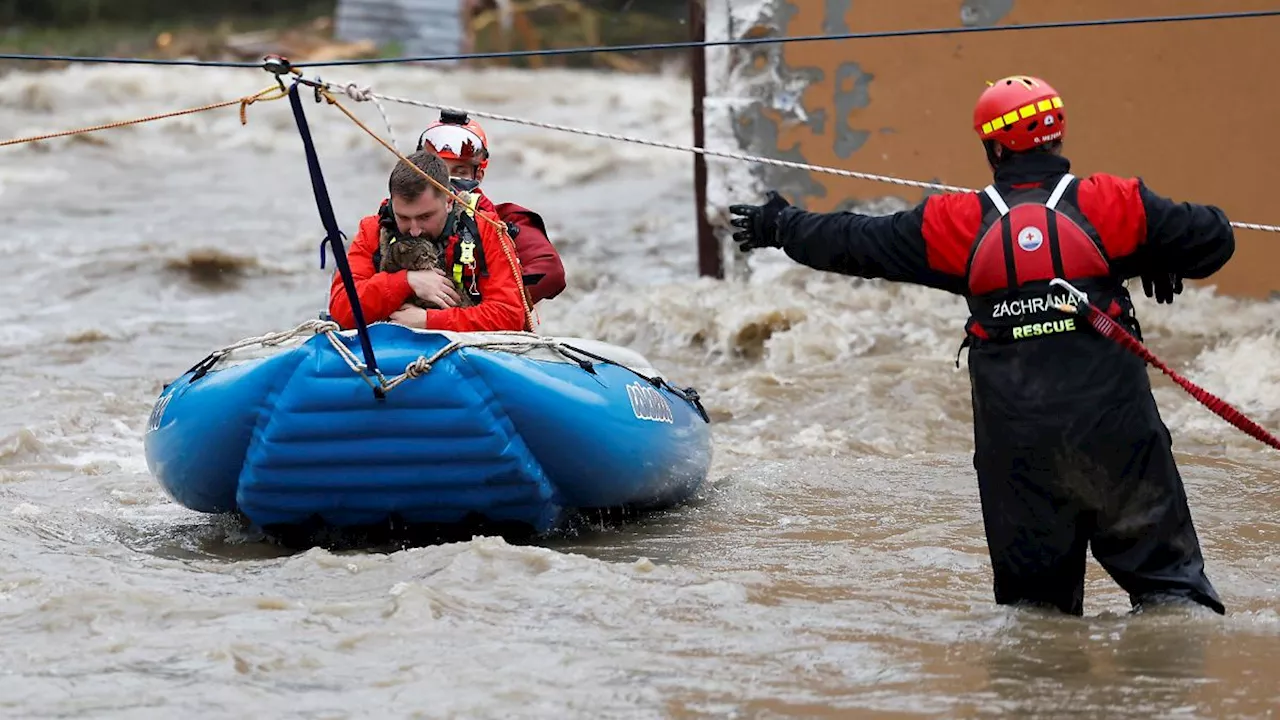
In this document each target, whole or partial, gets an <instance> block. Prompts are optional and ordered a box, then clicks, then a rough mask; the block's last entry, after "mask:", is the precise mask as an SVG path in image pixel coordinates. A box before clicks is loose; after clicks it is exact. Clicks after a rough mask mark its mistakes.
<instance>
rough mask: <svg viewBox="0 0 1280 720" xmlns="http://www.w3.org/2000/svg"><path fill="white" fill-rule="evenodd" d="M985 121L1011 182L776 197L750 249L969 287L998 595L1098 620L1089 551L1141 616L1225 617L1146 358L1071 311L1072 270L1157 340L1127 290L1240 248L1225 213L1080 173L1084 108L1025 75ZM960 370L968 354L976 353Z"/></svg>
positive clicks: (1164, 285)
mask: <svg viewBox="0 0 1280 720" xmlns="http://www.w3.org/2000/svg"><path fill="white" fill-rule="evenodd" d="M973 124H974V129H975V130H976V131H977V133H978V136H979V137H980V138H981V140H982V144H983V146H984V147H985V149H986V154H987V160H988V162H989V164H990V165H991V168H992V171H993V173H994V183H993V184H992V185H990V186H988V187H987V188H985V189H984V190H983V191H982V192H976V193H975V192H967V193H951V194H944V195H935V196H931V197H928V198H926V199H925V201H924V202H922V203H920V204H919V205H917V206H916V207H915V208H913V209H911V210H906V211H903V212H899V213H895V214H892V215H885V216H868V215H861V214H857V213H845V212H835V213H811V212H805V211H802V210H800V209H798V208H794V207H791V206H790V204H789V203H788V202H787V201H785V200H783V199H782V198H781V197H779V196H778V195H777V193H774V192H770V193H769V194H768V199H767V201H766V203H765V204H764V205H759V206H755V205H734V206H732V207H730V212H731V213H732V214H734V215H737V216H740V217H737V218H735V219H734V220H733V221H732V224H733V225H735V226H736V227H738V228H740V230H739V231H738V232H736V233H735V234H734V239H735V240H736V241H738V242H739V243H740V247H741V249H742V250H743V251H749V250H751V249H753V248H759V247H777V248H782V249H783V251H785V252H786V254H787V255H788V256H790V257H791V258H792V259H793V260H795V261H797V262H799V263H802V264H804V265H807V266H809V267H812V268H815V269H818V270H825V271H830V272H837V273H842V274H845V275H855V276H860V277H865V278H884V279H888V280H893V281H898V282H906V283H915V284H919V285H923V286H926V287H931V288H936V289H939V290H943V291H946V292H949V293H954V294H956V295H961V296H963V297H965V299H966V300H967V302H968V305H969V309H970V319H969V321H968V322H967V323H966V326H965V330H966V338H965V341H964V343H963V344H962V348H963V347H964V346H965V345H968V346H969V347H970V352H969V377H970V381H971V383H972V385H973V391H972V398H973V423H974V467H975V470H976V471H977V476H978V488H979V495H980V497H981V502H982V512H983V521H984V524H985V528H986V534H987V546H988V549H989V551H990V556H991V564H992V571H993V575H994V588H993V589H994V594H995V600H996V602H997V603H998V604H1001V605H1006V604H1031V605H1043V606H1048V607H1054V608H1057V609H1059V610H1061V611H1062V612H1065V613H1069V614H1073V615H1080V614H1082V613H1083V603H1084V577H1085V550H1086V546H1087V545H1089V544H1091V545H1092V550H1093V555H1094V557H1096V558H1097V559H1098V562H1099V563H1100V564H1101V565H1102V567H1103V568H1105V569H1106V571H1107V572H1108V573H1109V574H1110V575H1111V577H1112V578H1113V579H1114V580H1115V581H1116V582H1117V583H1118V584H1119V585H1120V586H1121V587H1122V588H1124V589H1125V590H1126V591H1127V592H1128V593H1129V597H1130V600H1131V602H1132V604H1133V607H1134V609H1135V610H1140V609H1141V608H1142V607H1144V606H1146V605H1151V604H1157V603H1160V602H1182V603H1185V602H1187V601H1192V602H1195V603H1199V604H1201V605H1204V606H1207V607H1209V608H1211V609H1212V610H1213V611H1215V612H1217V613H1220V614H1225V612H1226V611H1225V608H1224V607H1223V604H1222V601H1221V600H1220V599H1219V597H1218V593H1217V592H1216V591H1215V589H1214V587H1213V585H1212V584H1211V583H1210V582H1209V579H1208V578H1207V577H1206V575H1205V571H1204V560H1203V558H1202V556H1201V551H1200V543H1199V540H1198V538H1197V536H1196V531H1195V528H1194V526H1193V524H1192V519H1191V512H1190V510H1189V509H1188V507H1187V499H1186V494H1185V491H1184V489H1183V484H1182V478H1181V477H1180V476H1179V473H1178V468H1177V466H1176V465H1175V463H1174V458H1173V454H1172V451H1171V440H1170V436H1169V431H1168V429H1167V428H1166V427H1165V425H1164V423H1163V421H1162V420H1161V418H1160V414H1159V411H1158V410H1157V408H1156V403H1155V398H1154V397H1153V396H1152V394H1151V386H1150V382H1149V379H1148V376H1147V371H1146V367H1145V365H1144V363H1143V361H1142V360H1141V359H1139V358H1138V357H1136V356H1134V355H1132V354H1130V353H1128V352H1126V350H1125V349H1124V348H1122V347H1121V346H1120V345H1119V344H1118V343H1115V342H1114V341H1112V340H1110V339H1108V338H1106V337H1104V336H1102V335H1100V334H1098V333H1096V332H1094V331H1092V330H1091V328H1090V326H1089V324H1088V322H1087V321H1085V320H1083V319H1082V318H1078V317H1076V316H1073V315H1071V314H1070V313H1068V312H1064V311H1061V310H1059V309H1057V308H1056V306H1057V305H1058V304H1060V303H1071V302H1073V299H1072V297H1071V296H1069V295H1068V292H1067V291H1066V290H1065V289H1063V288H1060V287H1059V286H1054V285H1051V284H1050V283H1049V281H1050V280H1052V279H1054V278H1060V279H1062V280H1065V281H1067V282H1068V283H1070V284H1071V285H1073V286H1074V287H1075V288H1077V289H1079V290H1080V291H1083V292H1084V293H1086V294H1087V295H1088V299H1089V301H1090V302H1091V303H1092V304H1093V305H1095V306H1097V307H1098V308H1099V309H1101V310H1102V311H1104V312H1106V313H1107V314H1108V315H1110V316H1111V317H1113V318H1114V319H1116V320H1117V321H1118V322H1120V323H1121V324H1122V325H1124V326H1125V327H1127V328H1128V329H1129V330H1130V332H1133V333H1134V334H1135V335H1138V336H1139V337H1141V334H1140V328H1139V326H1138V323H1137V320H1136V318H1135V317H1134V314H1133V305H1132V302H1131V299H1130V296H1129V293H1128V290H1127V289H1126V287H1125V284H1124V282H1125V281H1126V280H1128V279H1129V278H1134V277H1141V278H1142V280H1143V284H1144V287H1145V289H1146V293H1147V295H1148V296H1151V295H1152V294H1153V293H1154V295H1155V296H1156V300H1157V302H1172V300H1173V295H1174V294H1176V293H1178V292H1181V284H1182V278H1205V277H1208V276H1209V275H1211V274H1213V273H1214V272H1216V271H1217V270H1218V269H1219V268H1221V267H1222V266H1223V265H1224V264H1226V262H1227V260H1229V259H1230V258H1231V256H1232V254H1233V253H1234V251H1235V237H1234V233H1233V231H1232V228H1231V225H1230V223H1229V221H1228V220H1227V217H1226V216H1225V214H1224V213H1223V212H1222V210H1220V209H1219V208H1217V207H1214V206H1212V205H1197V204H1194V203H1175V202H1173V201H1171V200H1170V199H1168V198H1166V197H1163V196H1161V195H1157V194H1156V193H1154V192H1152V191H1151V190H1150V189H1148V188H1147V186H1146V185H1145V183H1144V182H1143V181H1142V180H1141V179H1138V178H1121V177H1117V176H1115V175H1108V174H1102V173H1099V174H1094V175H1091V176H1089V177H1087V178H1076V177H1074V176H1073V175H1071V173H1070V169H1071V165H1070V162H1069V161H1068V160H1067V159H1066V158H1065V157H1063V156H1062V154H1061V150H1062V139H1063V137H1064V135H1065V132H1066V126H1067V115H1066V111H1065V108H1064V106H1063V103H1062V99H1061V97H1060V96H1059V95H1058V93H1057V92H1056V91H1055V90H1054V89H1053V88H1052V87H1050V86H1049V84H1048V83H1046V82H1044V81H1043V80H1040V79H1037V78H1032V77H1023V76H1017V77H1008V78H1004V79H1001V80H999V81H997V82H996V83H994V84H992V85H991V86H990V87H988V88H987V89H986V91H985V92H983V93H982V95H981V97H979V99H978V102H977V106H976V107H975V109H974V116H973ZM957 362H958V361H957Z"/></svg>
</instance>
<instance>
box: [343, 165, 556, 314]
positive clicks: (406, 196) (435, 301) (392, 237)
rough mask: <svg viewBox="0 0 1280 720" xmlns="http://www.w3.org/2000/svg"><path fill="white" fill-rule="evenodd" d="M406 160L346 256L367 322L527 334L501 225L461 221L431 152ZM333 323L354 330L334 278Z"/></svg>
mask: <svg viewBox="0 0 1280 720" xmlns="http://www.w3.org/2000/svg"><path fill="white" fill-rule="evenodd" d="M408 159H409V161H410V162H412V163H413V165H412V166H410V165H409V164H407V163H405V162H404V161H403V160H402V161H400V162H398V163H397V164H396V166H395V169H393V170H392V171H391V177H390V178H389V180H388V191H389V195H390V197H389V199H388V200H386V201H384V202H383V203H382V206H381V207H380V208H379V209H378V212H377V213H376V214H373V215H369V216H368V217H365V218H364V219H363V220H361V221H360V230H359V232H358V233H357V235H356V238H355V240H354V241H353V242H352V243H351V246H350V247H349V248H348V249H347V263H348V265H350V267H351V275H352V278H353V279H354V280H355V286H356V294H357V296H358V297H359V301H360V307H361V309H362V310H363V311H364V318H365V321H366V322H370V323H373V322H378V321H380V320H389V321H391V322H395V323H399V324H401V325H406V326H408V327H414V328H424V329H431V330H453V331H459V332H467V331H499V330H529V329H531V328H530V327H529V326H528V317H529V313H528V312H527V308H526V306H525V304H524V299H523V298H522V297H521V287H520V282H519V279H518V278H517V277H516V268H517V267H518V266H519V265H518V261H517V259H516V256H515V248H514V246H513V243H512V242H511V240H510V239H509V238H508V237H504V235H506V233H504V232H500V231H499V228H500V227H502V226H503V222H502V220H500V219H499V218H498V216H497V215H496V214H494V213H492V212H486V211H485V210H483V209H479V208H476V209H475V210H474V211H472V212H465V211H464V209H463V207H462V206H461V204H460V203H459V202H458V201H457V200H455V199H454V193H452V192H446V191H445V188H449V170H448V167H447V166H446V164H445V162H444V160H443V159H441V158H440V156H438V155H436V154H435V153H434V152H432V151H431V150H430V149H429V148H428V149H426V150H420V151H418V152H416V153H414V154H413V155H410V156H409V157H408ZM415 168H417V169H415ZM419 171H421V172H419ZM424 173H425V175H426V177H424ZM428 178H430V179H428ZM329 314H330V315H331V316H332V317H333V319H334V321H336V322H337V323H338V324H339V325H341V326H342V327H343V328H353V327H355V318H354V314H353V313H352V309H351V303H350V301H349V299H348V297H347V292H346V289H345V288H344V286H343V283H342V277H341V275H339V274H337V273H334V278H333V283H332V285H331V286H330V289H329Z"/></svg>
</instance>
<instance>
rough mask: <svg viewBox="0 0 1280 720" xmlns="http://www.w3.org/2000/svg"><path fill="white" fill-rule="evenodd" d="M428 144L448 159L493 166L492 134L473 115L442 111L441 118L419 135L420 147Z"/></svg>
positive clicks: (484, 166) (478, 167) (480, 165)
mask: <svg viewBox="0 0 1280 720" xmlns="http://www.w3.org/2000/svg"><path fill="white" fill-rule="evenodd" d="M426 145H430V146H431V148H432V149H433V150H435V151H436V154H437V155H439V156H440V157H442V158H445V159H446V160H461V161H463V162H469V163H471V164H472V165H475V166H476V168H477V169H478V170H484V169H485V168H487V167H488V166H489V138H488V137H487V136H486V135H485V134H484V128H481V127H480V123H478V122H476V121H475V120H471V119H469V118H468V117H467V114H466V113H457V112H451V111H449V110H442V111H440V119H439V120H437V121H436V122H434V123H432V124H431V125H429V126H428V127H427V129H426V130H423V131H422V135H420V136H419V137H418V149H419V150H421V149H422V148H423V147H424V146H426Z"/></svg>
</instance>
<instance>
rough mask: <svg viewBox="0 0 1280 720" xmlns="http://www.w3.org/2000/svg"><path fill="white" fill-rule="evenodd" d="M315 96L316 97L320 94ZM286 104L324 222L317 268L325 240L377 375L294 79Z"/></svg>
mask: <svg viewBox="0 0 1280 720" xmlns="http://www.w3.org/2000/svg"><path fill="white" fill-rule="evenodd" d="M316 99H317V100H319V97H317V98H316ZM289 105H290V106H291V107H292V108H293V118H294V119H295V120H297V121H298V134H299V135H301V136H302V148H303V150H305V151H306V154H307V169H308V170H310V171H311V189H312V190H313V191H314V192H315V196H316V208H317V209H318V210H319V211H320V222H322V223H323V224H324V231H325V239H324V241H323V242H321V244H320V245H321V253H320V267H324V243H328V244H329V247H330V248H331V249H332V251H333V260H334V262H335V263H337V265H338V273H339V274H341V275H342V285H343V287H344V288H345V289H346V292H347V299H348V300H349V301H350V302H351V314H352V315H353V316H354V317H355V321H356V333H357V334H358V336H359V338H360V349H361V350H362V351H363V352H364V364H365V366H366V367H367V368H368V369H369V372H372V373H374V374H375V375H376V374H377V373H378V360H377V358H376V357H374V354H373V343H371V342H370V341H369V326H368V325H367V324H366V323H365V321H364V309H363V308H361V307H360V297H359V295H358V294H357V293H356V281H355V279H354V278H352V277H351V266H350V265H348V264H347V249H346V245H345V244H344V241H345V240H346V236H345V235H343V233H342V230H341V229H339V228H338V220H337V218H336V217H335V216H334V214H333V203H331V202H330V201H329V190H328V189H327V188H326V187H325V184H324V174H323V173H322V172H321V170H320V159H319V158H318V157H317V156H316V146H315V143H314V142H312V140H311V129H310V127H308V125H307V114H306V112H305V111H304V110H303V109H302V98H301V97H300V96H299V95H298V81H297V80H296V79H295V80H294V82H293V83H292V84H291V85H290V86H289ZM373 395H374V397H376V398H378V399H383V398H385V397H386V393H385V392H384V391H383V389H382V387H381V385H379V384H374V385H373Z"/></svg>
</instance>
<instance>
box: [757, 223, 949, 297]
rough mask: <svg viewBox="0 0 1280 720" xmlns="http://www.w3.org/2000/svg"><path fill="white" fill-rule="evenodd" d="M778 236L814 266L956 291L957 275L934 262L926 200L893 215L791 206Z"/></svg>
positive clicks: (794, 255)
mask: <svg viewBox="0 0 1280 720" xmlns="http://www.w3.org/2000/svg"><path fill="white" fill-rule="evenodd" d="M778 237H779V238H780V239H781V240H782V243H783V245H782V249H783V251H784V252H786V253H787V255H788V256H789V257H790V258H791V259H792V260H795V261H796V262H798V263H801V264H803V265H807V266H809V267H811V268H813V269H815V270H825V271H827V272H835V273H840V274H842V275H854V276H857V277H864V278H883V279H885V280H893V281H896V282H906V283H915V284H918V285H925V286H927V287H932V288H938V289H941V290H947V291H949V292H955V286H956V283H957V280H956V278H953V277H950V276H948V275H945V274H943V273H940V272H938V271H936V270H934V269H933V268H931V267H930V265H929V259H928V250H927V246H926V241H925V237H924V203H921V204H919V205H917V206H916V207H914V208H912V209H911V210H904V211H902V212H897V213H893V214H891V215H861V214H858V213H850V212H831V213H814V212H807V211H805V210H800V209H799V208H795V207H789V208H785V209H783V211H782V212H781V213H780V214H779V216H778Z"/></svg>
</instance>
